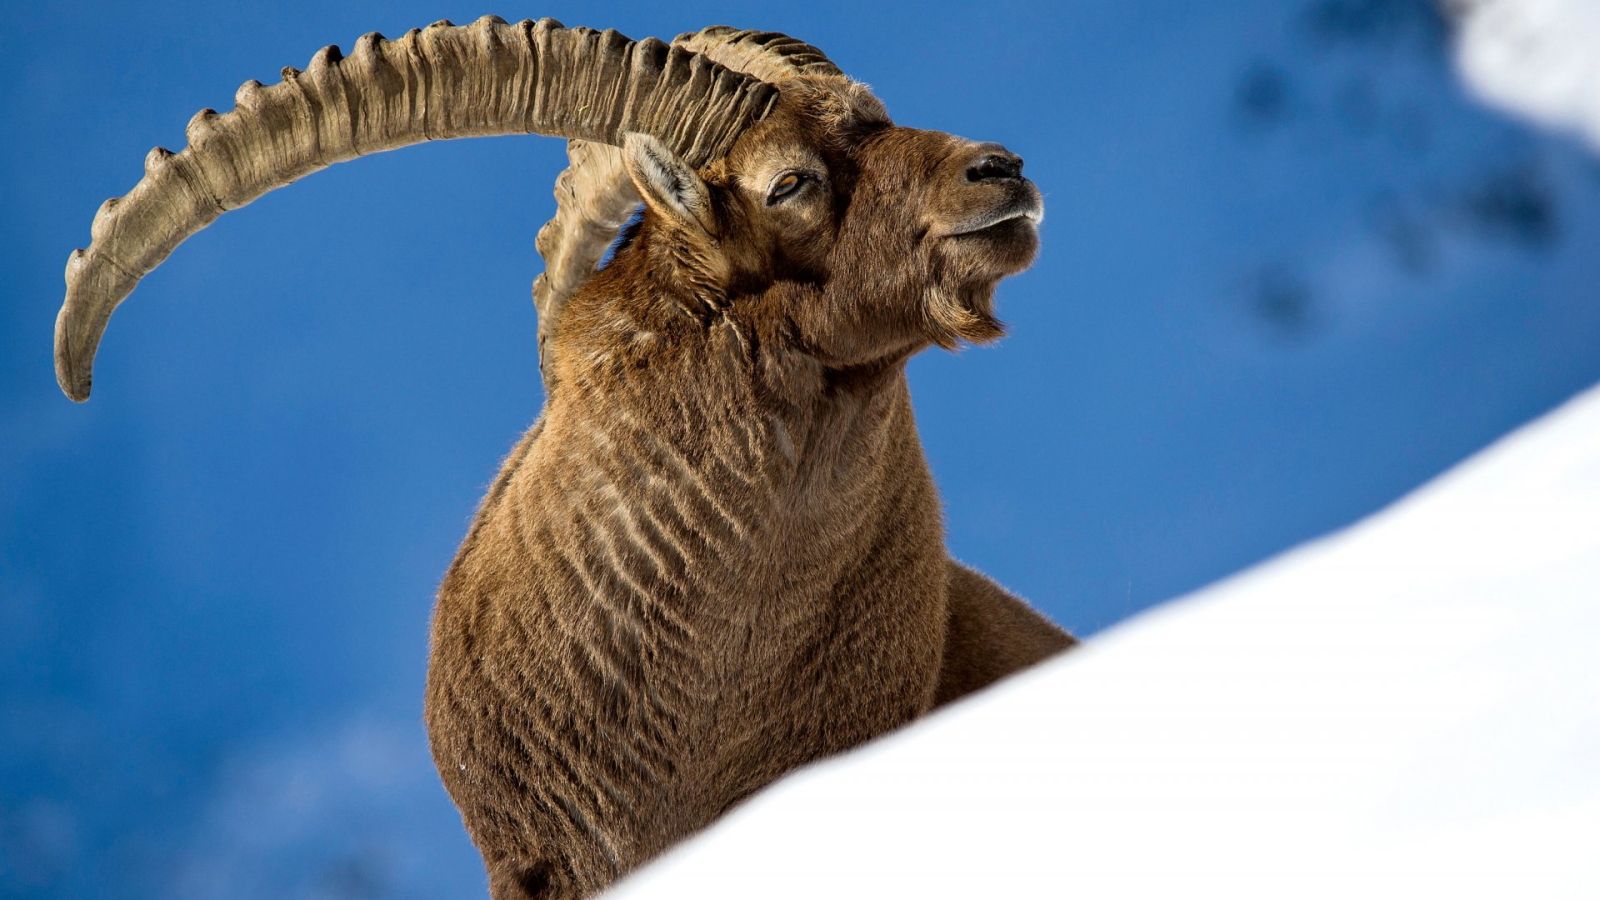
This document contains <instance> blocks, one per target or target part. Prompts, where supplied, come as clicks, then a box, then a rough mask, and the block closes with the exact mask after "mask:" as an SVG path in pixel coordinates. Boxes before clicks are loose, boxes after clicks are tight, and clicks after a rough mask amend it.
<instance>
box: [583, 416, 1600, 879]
mask: <svg viewBox="0 0 1600 900" xmlns="http://www.w3.org/2000/svg"><path fill="white" fill-rule="evenodd" d="M1597 650H1600V388H1595V389H1591V390H1590V391H1589V392H1588V393H1586V394H1584V395H1583V396H1581V397H1580V398H1579V399H1577V400H1575V401H1572V402H1570V403H1569V404H1568V405H1566V406H1565V407H1563V408H1561V409H1560V410H1558V411H1557V412H1555V413H1552V414H1550V415H1549V416H1547V417H1546V418H1544V419H1542V420H1540V421H1538V422H1536V423H1534V424H1532V425H1530V426H1527V427H1525V428H1523V429H1521V430H1520V431H1518V432H1516V433H1515V434H1513V435H1512V436H1511V437H1509V438H1506V439H1504V440H1502V441H1501V442H1500V443H1498V444H1496V445H1494V446H1493V447H1491V448H1490V449H1489V450H1486V451H1484V452H1483V453H1481V454H1479V455H1478V456H1476V457H1474V458H1473V459H1471V460H1469V461H1468V462H1466V463H1464V464H1462V465H1461V466H1459V467H1457V468H1456V469H1454V470H1452V471H1450V472H1448V473H1447V474H1445V475H1443V476H1441V477H1440V478H1438V479H1437V480H1435V481H1433V482H1431V483H1430V484H1428V485H1426V486H1425V487H1423V488H1421V489H1419V490H1418V491H1416V492H1415V493H1414V494H1412V495H1410V496H1409V497H1407V498H1405V499H1403V500H1401V501H1400V502H1398V503H1396V504H1395V505H1394V506H1392V507H1390V508H1389V509H1387V510H1385V511H1383V512H1381V513H1379V514H1377V515H1375V516H1373V517H1372V518H1371V519H1369V520H1367V521H1365V522H1362V523H1360V524H1358V525H1356V526H1353V527H1351V528H1350V529H1348V530H1346V531H1344V532H1342V533H1339V534H1336V535H1334V536H1332V537H1329V538H1325V539H1323V540H1320V541H1317V542H1315V543H1312V544H1309V545H1306V546H1304V547H1301V548H1300V549H1297V550H1294V551H1291V552H1289V553H1287V554H1285V555H1283V556H1281V557H1279V558H1277V559H1275V560H1273V561H1270V562H1268V563H1266V564H1264V565H1261V566H1259V567H1257V568H1254V569H1252V570H1250V571H1248V572H1246V573H1244V574H1242V575H1239V576H1237V577H1234V578H1232V579H1229V580H1227V581H1225V582H1223V583H1221V584H1219V585H1217V586H1215V587H1212V588H1209V589H1206V590H1203V591H1201V592H1199V593H1197V594H1194V595H1193V596H1190V597H1188V598H1187V599H1184V600H1180V601H1177V602H1174V603H1171V604H1169V605H1167V606H1164V607H1161V608H1158V609H1157V610H1154V611H1152V612H1149V613H1146V614H1145V615H1143V616H1140V617H1138V618H1136V619H1134V620H1132V621H1131V622H1129V623H1127V624H1125V625H1123V626H1120V627H1117V628H1114V629H1112V630H1110V631H1108V632H1106V633H1104V634H1103V635H1101V636H1098V637H1096V638H1094V639H1092V640H1091V641H1090V642H1089V643H1088V644H1087V645H1086V647H1085V648H1084V649H1083V650H1082V651H1081V652H1077V653H1075V654H1072V655H1069V656H1068V657H1065V658H1063V659H1061V660H1059V661H1057V662H1055V663H1052V664H1049V665H1047V666H1045V667H1042V668H1041V669H1039V670H1036V671H1034V672H1032V673H1028V674H1026V675H1024V676H1021V677H1019V678H1016V679H1014V680H1012V681H1010V682H1009V683H1006V684H1004V685H1002V686H1000V687H999V688H998V689H996V690H994V691H992V692H990V693H988V694H985V695H982V696H981V697H980V698H977V699H976V700H975V701H969V702H966V703H964V704H961V705H959V706H957V707H956V708H954V709H952V710H950V711H949V712H947V713H944V714H941V715H936V716H934V717H932V718H930V719H928V720H926V721H925V722H923V723H920V724H918V725H916V726H914V727H911V728H909V729H907V730H905V731H903V732H901V733H899V734H898V735H895V736H892V737H890V738H888V739H885V740H883V741H880V742H878V743H876V744H874V745H871V746H869V747H867V748H865V749H863V750H861V751H858V752H856V753H854V754H851V755H849V756H847V757H845V758H842V759H838V760H835V761H832V762H829V763H825V764H823V765H820V766H817V767H815V768H813V769H810V770H808V771H805V772H802V773H800V774H799V775H797V776H794V777H791V778H790V779H788V780H787V781H785V782H783V783H781V784H779V785H778V786H776V787H775V788H774V789H771V790H769V791H768V792H766V793H764V794H762V795H760V796H758V797H757V798H756V799H755V800H753V801H752V802H751V803H750V804H749V805H748V806H746V807H745V808H743V809H742V810H740V811H738V812H736V813H735V814H733V815H731V816H729V817H728V818H727V819H725V820H724V821H722V822H721V823H720V824H719V825H717V826H716V827H714V828H713V829H711V831H710V832H709V833H707V834H705V835H703V836H702V837H700V838H698V839H696V840H694V841H693V842H691V843H689V844H688V845H686V846H685V847H683V848H681V849H680V850H678V851H677V852H674V853H672V854H669V855H668V856H667V857H666V858H665V859H664V860H662V861H661V862H659V863H658V864H657V865H655V866H653V867H650V868H647V869H646V870H645V871H644V872H643V873H642V874H641V875H640V876H638V877H636V878H635V879H633V880H632V881H630V882H626V883H624V885H623V886H621V887H620V888H619V889H618V890H616V891H615V892H614V893H613V894H612V895H611V896H615V897H617V898H619V900H620V898H634V897H639V898H646V897H648V898H655V900H661V898H672V897H695V898H700V900H708V898H717V897H729V898H734V897H738V898H744V897H756V896H759V897H763V898H782V897H804V898H808V900H810V898H816V897H876V896H896V897H898V896H906V897H919V898H939V897H951V898H955V897H961V898H967V897H974V896H983V897H1034V896H1064V895H1066V894H1067V893H1069V892H1070V893H1072V894H1074V895H1083V896H1095V897H1103V896H1162V895H1168V896H1170V895H1175V894H1177V893H1179V892H1182V893H1184V894H1190V893H1192V892H1193V891H1194V890H1195V889H1196V888H1200V887H1206V886H1210V887H1213V888H1226V890H1227V891H1228V892H1229V894H1230V895H1232V896H1236V897H1237V896H1261V897H1313V896H1373V895H1378V896H1396V895H1399V894H1400V893H1401V892H1402V891H1403V892H1404V893H1405V894H1406V895H1412V896H1490V895H1499V896H1528V897H1596V896H1600V852H1597V849H1596V848H1597V847H1600V665H1597V662H1596V651H1597ZM1447 892H1448V893H1447Z"/></svg>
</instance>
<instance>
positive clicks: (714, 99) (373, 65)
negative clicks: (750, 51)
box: [56, 16, 776, 401]
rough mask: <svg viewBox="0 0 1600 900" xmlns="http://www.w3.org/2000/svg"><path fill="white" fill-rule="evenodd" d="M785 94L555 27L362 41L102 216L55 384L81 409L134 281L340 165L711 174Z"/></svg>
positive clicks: (319, 61) (149, 172) (77, 279)
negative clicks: (524, 148)
mask: <svg viewBox="0 0 1600 900" xmlns="http://www.w3.org/2000/svg"><path fill="white" fill-rule="evenodd" d="M775 93H776V92H775V90H774V89H773V88H772V87H771V86H770V85H767V84H765V83H764V82H762V81H761V80H760V79H758V78H754V77H751V76H749V75H744V74H741V73H738V72H734V71H732V70H730V69H728V68H727V67H725V66H721V65H718V64H716V63H715V62H713V61H711V60H710V59H708V58H706V57H703V56H700V55H698V54H695V53H692V52H690V51H687V50H685V49H683V48H681V47H669V46H668V45H667V44H665V43H663V42H661V41H659V40H656V39H654V38H649V39H646V40H643V41H639V42H637V43H636V42H634V41H630V40H629V39H627V38H625V37H623V36H622V35H620V34H618V33H617V32H615V31H594V30H592V29H588V28H572V29H568V28H565V27H563V26H562V25H561V23H559V22H556V21H554V20H552V19H543V20H541V21H539V22H537V23H535V22H530V21H523V22H519V23H517V24H515V25H511V24H507V23H506V22H505V21H504V20H502V19H499V18H497V17H494V16H485V17H484V18H482V19H479V20H478V21H476V22H474V23H473V24H471V25H469V26H465V27H459V28H458V27H456V26H454V25H451V24H450V23H449V22H436V23H434V24H433V25H430V26H428V27H427V28H425V29H414V30H412V31H410V32H408V33H407V34H406V35H405V36H404V37H402V38H399V39H398V40H393V41H390V40H385V39H384V38H383V37H382V36H381V35H378V34H368V35H364V36H363V37H362V38H361V39H360V40H358V41H357V42H356V44H355V48H354V50H353V51H352V52H351V53H350V55H349V56H343V55H341V53H340V52H339V49H338V48H337V47H327V48H324V49H323V50H321V51H320V52H318V53H317V54H316V56H315V57H313V58H312V60H311V64H310V65H309V66H308V67H307V68H306V70H305V71H304V72H301V71H298V70H295V69H292V68H289V69H284V70H283V81H282V82H280V83H279V84H275V85H272V86H270V87H267V86H263V85H261V84H260V83H258V82H254V81H248V82H245V84H244V86H242V87H241V88H239V91H238V94H237V96H236V103H237V105H236V106H235V108H234V109H233V111H231V112H228V113H223V114H220V115H219V114H217V113H216V112H214V111H212V110H201V111H200V112H199V113H198V114H197V115H196V116H195V117H194V118H193V120H191V121H190V122H189V127H188V138H189V146H188V147H187V148H185V149H184V150H183V151H182V152H179V153H171V152H168V151H166V150H162V149H160V148H157V149H155V150H153V151H151V152H150V155H149V156H148V157H147V158H146V159H145V176H144V178H143V179H142V180H141V181H140V182H139V183H138V184H136V185H134V187H133V190H131V191H129V192H128V194H127V195H126V196H124V197H121V198H117V199H112V200H108V201H106V203H105V204H104V205H103V206H102V207H101V208H100V212H99V213H98V214H97V215H96V216H95V220H94V224H93V226H92V228H91V235H92V241H91V243H90V245H89V248H88V249H87V250H76V251H74V252H73V254H72V256H71V258H70V259H69V260H68V262H67V273H66V277H67V295H66V301H65V302H64V303H63V304H62V307H61V313H60V315H59V316H57V318H56V379H57V381H59V382H60V384H61V389H62V390H63V391H65V392H66V394H67V396H69V397H71V398H72V399H73V400H78V401H82V400H84V399H87V397H88V396H89V388H90V383H91V377H92V366H93V364H94V355H95V350H96V349H97V347H98V345H99V343H100V336H101V334H102V333H103V332H104V330H105V326H106V322H107V321H108V320H109V319H110V316H111V312H112V310H114V309H115V308H116V306H117V304H119V303H120V302H122V300H123V299H124V298H126V297H127V296H128V294H129V293H131V292H132V291H133V289H134V287H135V285H137V284H138V282H139V279H140V278H142V277H143V276H144V275H146V274H148V273H149V272H150V271H151V270H152V269H154V268H155V267H156V266H157V265H159V264H160V263H161V261H162V260H163V259H165V258H166V257H167V254H169V253H171V252H172V251H173V249H174V248H176V247H177V246H178V244H180V243H182V242H183V240H184V239H185V238H187V237H189V236H190V235H192V234H194V233H195V232H197V231H199V230H200V229H202V228H204V227H205V226H207V225H209V224H210V223H211V222H213V221H214V220H215V219H216V218H217V217H218V216H220V215H221V214H222V213H223V212H224V211H226V210H229V209H234V208H237V207H240V206H243V205H245V204H246V203H249V202H250V201H252V200H254V199H256V198H257V197H260V196H261V195H262V194H265V193H266V192H268V191H270V190H272V189H273V188H277V187H281V186H283V185H285V184H288V183H289V182H291V181H294V180H295V179H297V178H301V177H303V176H305V175H307V174H310V173H311V172H315V171H317V170H318V169H322V168H325V167H327V166H329V165H332V164H333V163H336V162H343V161H345V160H349V159H353V158H355V157H357V156H361V155H363V154H367V153H376V152H379V151H382V150H392V149H396V148H399V147H404V146H409V145H411V144H416V143H421V142H422V141H427V140H438V139H445V138H457V137H481V136H490V135H502V134H545V135H553V136H559V137H567V138H581V139H583V140H587V141H596V142H601V143H617V142H620V141H621V139H622V136H623V135H624V134H625V133H627V132H629V131H641V132H645V133H648V134H651V135H654V136H655V137H657V138H659V139H661V140H662V141H663V142H664V143H666V144H667V145H668V146H669V147H672V148H673V150H674V151H676V152H677V153H678V154H679V155H680V156H682V157H683V158H684V159H686V160H689V161H691V162H692V164H694V165H701V164H703V163H705V162H706V161H707V160H710V159H714V158H716V157H718V156H721V155H723V154H725V153H726V152H727V151H728V149H729V148H730V147H731V146H732V145H733V142H734V141H735V140H737V138H738V136H739V134H740V133H742V132H743V131H744V130H745V129H746V128H747V127H749V126H750V125H751V124H753V123H754V122H756V121H758V120H759V119H760V118H761V117H762V116H764V115H765V114H766V112H767V110H768V109H769V107H770V106H771V104H772V101H773V99H774V97H775Z"/></svg>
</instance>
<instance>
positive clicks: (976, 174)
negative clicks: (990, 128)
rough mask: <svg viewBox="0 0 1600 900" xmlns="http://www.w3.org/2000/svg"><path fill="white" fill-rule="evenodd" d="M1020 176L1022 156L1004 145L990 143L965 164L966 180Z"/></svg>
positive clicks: (976, 180) (975, 180) (989, 179)
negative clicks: (970, 162)
mask: <svg viewBox="0 0 1600 900" xmlns="http://www.w3.org/2000/svg"><path fill="white" fill-rule="evenodd" d="M1021 177H1022V157H1020V156H1018V155H1016V154H1015V153H1012V152H1011V151H1010V150H1007V149H1005V148H1004V147H998V146H994V145H990V146H988V147H985V148H983V150H981V151H980V152H979V154H978V158H977V159H975V160H973V161H972V164H971V165H969V166H967V180H968V181H971V182H979V181H993V180H995V179H1000V178H1021Z"/></svg>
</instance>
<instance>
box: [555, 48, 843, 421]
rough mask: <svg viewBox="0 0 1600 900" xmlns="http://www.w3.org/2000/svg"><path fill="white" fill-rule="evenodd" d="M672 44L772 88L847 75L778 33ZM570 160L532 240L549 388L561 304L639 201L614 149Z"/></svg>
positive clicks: (585, 148) (588, 151)
mask: <svg viewBox="0 0 1600 900" xmlns="http://www.w3.org/2000/svg"><path fill="white" fill-rule="evenodd" d="M672 46H673V47H677V48H682V49H684V50H688V51H690V52H693V53H698V54H701V55H703V56H705V57H706V58H708V59H711V60H712V61H714V62H717V63H719V64H721V65H724V66H727V67H728V68H730V69H733V70H734V71H736V72H742V73H744V74H746V75H750V76H753V77H755V78H759V79H761V80H762V81H764V82H767V83H769V84H773V85H781V84H782V83H783V82H784V81H787V80H789V79H791V78H798V77H803V76H813V77H832V78H843V77H845V75H844V73H843V72H842V71H840V70H839V67H838V66H836V65H834V64H833V62H832V61H830V60H829V59H828V57H826V56H824V55H823V53H822V51H821V50H818V49H817V48H816V47H813V46H811V45H810V44H807V43H804V42H803V41H798V40H796V39H794V38H792V37H789V36H788V35H784V34H779V33H778V32H775V31H747V30H740V29H737V28H732V27H729V26H727V25H713V26H711V27H710V28H705V29H702V30H700V31H689V32H685V33H683V34H680V35H678V36H677V37H676V38H673V40H672ZM567 157H568V159H569V160H570V165H569V166H568V167H567V169H566V170H565V171H563V172H562V173H561V175H560V176H559V177H557V178H556V187H555V195H556V214H555V216H554V217H553V218H551V219H550V221H548V222H546V223H545V224H544V226H543V227H542V228H540V229H539V236H538V238H537V240H536V241H535V246H537V248H538V250H539V255H540V256H542V257H544V272H543V273H541V274H540V275H539V277H537V278H535V279H534V280H533V305H534V308H535V309H537V310H538V314H539V368H540V370H541V371H542V372H543V373H544V377H545V389H546V391H548V390H549V389H550V388H551V387H552V386H553V385H552V383H551V381H552V378H553V377H554V376H553V373H554V371H555V369H554V367H553V366H551V365H549V364H548V363H549V353H548V351H547V350H546V343H545V342H546V341H547V339H548V338H549V337H550V335H551V334H553V333H554V329H555V324H556V322H557V321H558V320H559V318H560V313H561V308H562V307H563V306H565V305H566V302H567V298H569V297H571V296H572V295H573V294H574V293H576V292H577V290H578V288H580V287H582V286H583V284H584V282H586V281H588V280H589V278H590V277H592V276H593V275H594V272H595V267H596V266H598V265H599V264H600V259H601V258H602V257H603V256H605V252H606V248H607V247H609V246H611V242H612V241H614V240H616V237H617V231H618V230H619V229H620V228H621V227H622V226H623V225H624V224H626V223H627V221H628V218H629V217H630V216H631V215H632V214H633V211H634V209H636V208H637V207H638V205H639V203H640V199H639V194H638V192H637V191H635V190H634V188H633V182H631V181H629V180H628V176H627V173H626V170H625V169H624V168H623V164H622V155H621V154H620V153H619V152H618V151H617V150H616V148H615V147H611V146H605V145H597V144H593V143H590V142H588V141H584V140H572V141H568V142H567ZM695 164H698V163H695Z"/></svg>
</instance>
